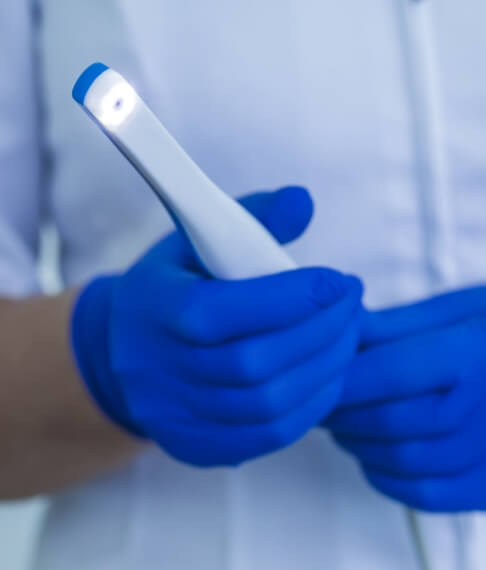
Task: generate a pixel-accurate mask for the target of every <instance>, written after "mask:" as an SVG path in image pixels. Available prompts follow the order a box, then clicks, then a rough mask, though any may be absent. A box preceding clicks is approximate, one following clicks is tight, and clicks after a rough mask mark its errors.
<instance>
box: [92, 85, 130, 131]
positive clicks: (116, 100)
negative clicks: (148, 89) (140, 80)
mask: <svg viewBox="0 0 486 570" xmlns="http://www.w3.org/2000/svg"><path fill="white" fill-rule="evenodd" d="M136 102H137V94H136V92H135V90H134V89H133V87H132V86H131V85H130V84H129V83H126V82H123V83H118V84H116V85H114V86H113V87H111V88H110V90H109V91H108V92H107V94H106V95H105V96H104V97H103V99H102V101H101V104H100V111H99V115H98V119H99V121H100V122H101V123H102V124H103V125H104V126H105V127H108V128H112V127H119V126H120V125H122V124H123V123H124V122H125V121H126V120H127V119H128V117H129V116H130V115H131V114H132V112H133V110H134V109H135V105H136Z"/></svg>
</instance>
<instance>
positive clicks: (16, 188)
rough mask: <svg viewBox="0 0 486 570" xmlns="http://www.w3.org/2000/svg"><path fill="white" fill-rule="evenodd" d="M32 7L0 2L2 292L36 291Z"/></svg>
mask: <svg viewBox="0 0 486 570" xmlns="http://www.w3.org/2000/svg"><path fill="white" fill-rule="evenodd" d="M35 61H36V54H35V42H34V11H33V2H31V1H30V0H3V1H2V2H0V295H9V296H14V297H21V296H26V295H29V294H32V293H35V292H38V290H39V285H38V279H37V255H38V240H39V221H40V203H41V199H40V178H41V177H40V170H41V168H40V163H41V158H40V154H41V153H40V144H39V128H38V126H39V125H38V115H39V113H38V107H39V105H38V102H37V94H36V91H37V90H36V79H35V76H36V70H35Z"/></svg>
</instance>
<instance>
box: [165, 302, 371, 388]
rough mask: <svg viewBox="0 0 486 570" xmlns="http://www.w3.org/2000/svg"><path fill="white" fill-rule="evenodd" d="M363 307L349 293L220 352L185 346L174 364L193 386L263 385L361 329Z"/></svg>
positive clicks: (213, 348) (220, 347) (219, 347)
mask: <svg viewBox="0 0 486 570" xmlns="http://www.w3.org/2000/svg"><path fill="white" fill-rule="evenodd" d="M359 306H360V297H359V295H358V294H357V293H354V292H350V293H349V294H348V295H346V296H345V297H344V298H342V299H341V300H340V301H338V302H337V303H335V304H334V305H332V306H330V307H328V308H327V309H322V310H320V311H319V312H317V313H316V314H314V315H312V316H311V317H308V318H307V319H305V320H302V321H300V322H298V323H297V324H295V325H293V326H291V327H287V328H282V329H279V330H275V331H272V332H269V333H265V334H260V335H255V336H252V337H247V338H244V339H240V340H237V341H234V342H230V343H226V344H220V345H217V346H211V347H207V346H205V347H194V346H191V345H186V346H185V347H183V348H182V349H181V350H180V351H178V352H177V353H174V355H173V358H177V366H179V367H180V370H181V371H182V373H183V374H184V378H185V379H187V382H188V383H199V384H215V385H227V386H243V387H244V386H251V385H255V384H262V383H265V382H267V381H269V380H271V379H272V378H273V377H275V376H276V375H278V374H281V373H283V372H284V371H286V370H289V369H290V368H292V367H294V366H296V365H297V364H299V363H300V362H304V361H305V360H307V359H309V358H311V357H312V356H314V355H315V354H317V353H319V352H321V351H323V350H325V349H326V348H327V347H328V346H329V345H330V344H331V343H333V342H335V341H336V339H337V338H338V337H339V336H340V335H341V334H342V333H343V331H344V330H345V329H346V327H348V326H349V325H351V324H352V323H356V324H358V323H359V319H358V309H359ZM357 342H358V341H357Z"/></svg>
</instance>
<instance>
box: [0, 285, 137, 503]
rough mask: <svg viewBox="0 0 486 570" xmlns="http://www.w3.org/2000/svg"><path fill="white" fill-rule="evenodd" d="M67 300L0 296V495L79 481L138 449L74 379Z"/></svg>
mask: <svg viewBox="0 0 486 570" xmlns="http://www.w3.org/2000/svg"><path fill="white" fill-rule="evenodd" d="M74 298H75V292H68V293H65V294H63V295H61V296H58V297H51V298H48V297H38V298H32V299H28V300H19V301H11V300H6V299H4V300H1V299H0V498H14V497H21V496H28V495H33V494H38V493H44V492H49V491H53V490H55V489H58V488H60V487H62V486H65V485H69V484H72V483H76V482H79V481H81V480H83V479H86V478H88V477H90V476H93V475H95V474H97V473H100V472H102V471H104V470H108V469H110V468H112V467H114V466H116V465H117V464H121V463H123V462H124V461H126V460H127V459H128V458H130V457H131V456H132V455H133V454H134V453H136V451H137V450H138V449H139V447H140V446H139V444H138V443H136V442H135V441H134V440H133V439H132V438H130V437H129V436H127V435H125V434H124V433H122V432H121V431H120V430H118V428H116V427H115V426H114V425H112V424H111V423H110V422H109V421H108V420H106V419H105V418H104V417H103V416H102V414H101V413H100V412H99V411H98V409H97V407H96V406H95V405H94V404H93V403H92V401H91V399H90V397H89V396H88V394H87V393H86V390H85V388H84V386H83V384H82V382H81V381H80V379H79V377H78V373H77V371H76V368H75V366H74V363H73V360H72V356H71V351H70V346H69V335H68V328H69V319H70V313H71V307H72V303H73V300H74Z"/></svg>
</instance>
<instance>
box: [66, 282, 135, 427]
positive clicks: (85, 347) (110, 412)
mask: <svg viewBox="0 0 486 570" xmlns="http://www.w3.org/2000/svg"><path fill="white" fill-rule="evenodd" d="M117 280H118V277H116V276H107V277H100V278H98V279H95V280H94V281H92V282H91V283H89V284H88V285H87V286H86V287H85V288H84V289H83V290H82V291H81V293H80V295H79V296H78V298H77V300H76V302H75V304H74V308H73V312H72V317H71V346H72V351H73V354H74V360H75V362H76V364H77V368H78V371H79V372H80V376H81V379H82V380H83V381H84V384H85V386H86V388H87V389H88V392H89V393H90V395H91V397H92V398H93V399H94V401H95V402H96V404H97V405H98V407H99V408H101V410H102V411H103V412H104V414H105V415H107V416H108V417H109V418H110V419H111V420H112V421H114V422H115V423H117V424H118V425H120V426H121V427H123V428H124V429H125V430H127V431H129V432H130V433H131V434H132V435H135V436H137V437H144V436H143V434H142V433H141V432H140V430H139V429H137V428H136V427H135V426H134V425H133V423H132V420H131V418H130V414H129V411H128V409H127V406H126V403H125V400H124V397H123V394H122V391H121V389H120V385H119V383H118V381H117V379H116V377H115V376H114V375H113V373H112V371H111V366H110V320H111V301H112V296H113V289H114V287H115V285H116V283H117Z"/></svg>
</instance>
